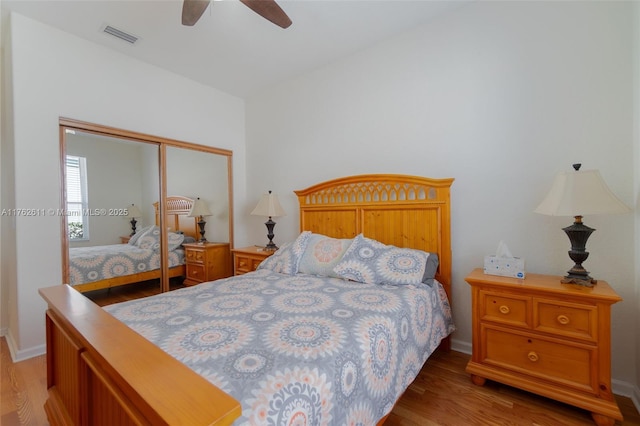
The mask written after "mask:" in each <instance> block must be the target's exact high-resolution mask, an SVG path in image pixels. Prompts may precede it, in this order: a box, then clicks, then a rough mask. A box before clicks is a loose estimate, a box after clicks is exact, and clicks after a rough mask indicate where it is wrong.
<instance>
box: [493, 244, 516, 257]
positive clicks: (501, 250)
mask: <svg viewBox="0 0 640 426" xmlns="http://www.w3.org/2000/svg"><path fill="white" fill-rule="evenodd" d="M496 257H513V255H512V254H511V252H510V251H509V247H507V243H505V242H504V241H502V240H500V242H499V243H498V249H497V250H496Z"/></svg>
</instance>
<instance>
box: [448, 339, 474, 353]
mask: <svg viewBox="0 0 640 426" xmlns="http://www.w3.org/2000/svg"><path fill="white" fill-rule="evenodd" d="M451 349H453V350H454V351H456V352H462V353H463V354H467V355H471V351H472V349H473V346H471V343H469V342H465V341H463V340H458V339H451Z"/></svg>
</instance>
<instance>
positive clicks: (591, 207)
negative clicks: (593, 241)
mask: <svg viewBox="0 0 640 426" xmlns="http://www.w3.org/2000/svg"><path fill="white" fill-rule="evenodd" d="M580 166H581V164H574V165H573V168H574V171H572V172H562V173H559V174H558V175H557V176H556V178H555V180H554V181H553V185H552V186H551V189H550V190H549V193H548V194H547V196H546V198H545V199H544V200H542V202H541V203H540V205H539V206H538V207H537V208H536V209H535V210H534V211H535V212H536V213H540V214H545V215H549V216H573V217H574V222H573V225H571V226H567V227H566V228H562V230H563V231H564V232H565V233H566V234H567V236H568V237H569V241H570V242H571V250H569V257H570V258H571V260H573V261H574V262H575V265H574V266H573V268H571V269H570V270H569V271H567V273H568V275H566V276H565V277H564V279H563V280H562V282H563V283H571V284H579V285H583V286H588V287H590V286H592V285H593V284H595V283H596V280H594V279H593V278H591V277H590V276H589V272H588V271H586V270H585V269H584V268H583V267H582V262H584V261H585V260H587V257H589V252H587V251H586V245H587V240H588V239H589V236H590V235H591V233H592V232H593V231H595V229H593V228H590V227H588V226H586V225H584V224H583V223H582V217H583V216H584V215H594V214H615V213H628V212H630V211H631V210H630V209H629V207H627V206H626V205H625V204H624V203H623V202H622V201H620V200H619V199H618V198H617V197H616V196H615V195H614V194H613V192H611V190H610V189H609V188H608V187H607V184H606V183H605V182H604V180H603V179H602V176H600V172H598V171H597V170H584V171H581V170H580Z"/></svg>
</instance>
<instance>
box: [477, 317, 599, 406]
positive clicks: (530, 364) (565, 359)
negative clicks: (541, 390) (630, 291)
mask: <svg viewBox="0 0 640 426" xmlns="http://www.w3.org/2000/svg"><path fill="white" fill-rule="evenodd" d="M482 334H483V335H484V336H485V338H486V347H485V353H484V354H483V359H482V362H483V363H485V364H488V365H494V366H497V367H500V368H505V369H509V370H512V371H514V372H517V373H520V374H526V375H529V376H534V377H537V378H540V379H544V380H547V381H551V382H554V383H557V384H561V385H563V386H571V387H573V388H576V389H579V390H581V391H586V392H590V393H594V394H595V393H597V388H596V383H595V381H594V380H593V377H592V375H591V371H592V368H591V365H592V362H593V361H594V360H595V355H596V354H595V351H596V348H595V347H589V346H585V345H568V344H563V343H559V342H556V341H552V340H546V339H543V338H540V337H533V336H528V335H526V334H519V333H512V332H508V331H506V330H499V329H495V328H489V327H486V328H484V329H483V331H482Z"/></svg>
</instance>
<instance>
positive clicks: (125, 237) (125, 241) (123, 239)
mask: <svg viewBox="0 0 640 426" xmlns="http://www.w3.org/2000/svg"><path fill="white" fill-rule="evenodd" d="M130 239H131V236H130V235H122V236H120V243H121V244H128V243H129V240H130Z"/></svg>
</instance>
